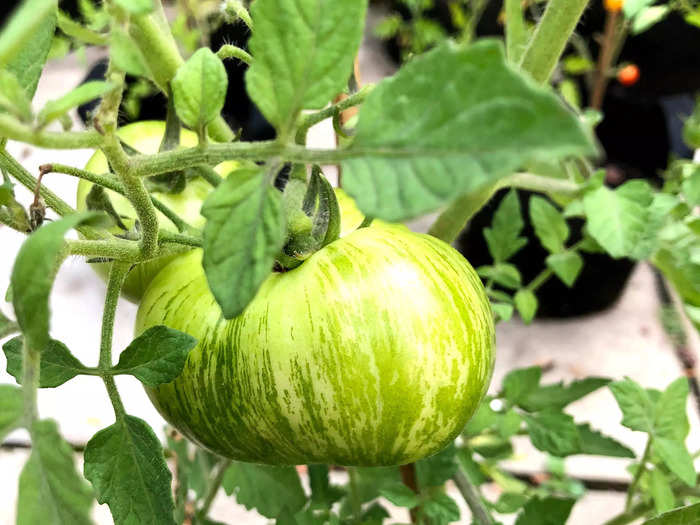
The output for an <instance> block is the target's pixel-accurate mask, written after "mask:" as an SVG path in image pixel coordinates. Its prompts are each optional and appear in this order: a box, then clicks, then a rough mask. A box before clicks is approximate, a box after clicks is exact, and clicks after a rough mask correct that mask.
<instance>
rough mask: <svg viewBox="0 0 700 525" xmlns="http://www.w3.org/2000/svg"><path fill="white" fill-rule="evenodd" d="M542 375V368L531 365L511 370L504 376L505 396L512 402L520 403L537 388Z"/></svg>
mask: <svg viewBox="0 0 700 525" xmlns="http://www.w3.org/2000/svg"><path fill="white" fill-rule="evenodd" d="M541 377H542V368H540V367H539V366H530V367H528V368H519V369H517V370H511V371H510V372H508V374H507V375H506V376H505V377H504V378H503V397H505V398H506V399H507V400H508V401H510V402H511V403H519V402H520V400H521V399H525V398H527V396H528V395H530V393H531V392H534V391H535V389H537V386H538V385H539V384H540V378H541Z"/></svg>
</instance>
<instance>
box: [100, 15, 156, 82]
mask: <svg viewBox="0 0 700 525" xmlns="http://www.w3.org/2000/svg"><path fill="white" fill-rule="evenodd" d="M109 56H110V57H111V58H112V61H113V62H114V65H115V66H116V67H117V69H120V70H121V71H124V72H125V73H128V74H130V75H134V76H138V77H147V78H149V77H150V76H151V75H150V71H149V70H148V66H147V65H146V59H145V58H144V57H143V54H142V53H141V50H140V49H139V48H138V46H137V45H136V43H135V42H134V41H133V40H132V39H131V37H130V36H129V35H128V34H127V33H126V31H124V30H123V29H122V28H121V27H119V26H117V27H114V28H112V29H111V30H110V46H109Z"/></svg>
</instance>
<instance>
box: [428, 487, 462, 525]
mask: <svg viewBox="0 0 700 525" xmlns="http://www.w3.org/2000/svg"><path fill="white" fill-rule="evenodd" d="M421 510H422V511H423V513H424V514H425V515H426V516H427V517H428V518H429V521H430V523H435V524H436V525H446V524H448V523H452V522H454V521H459V518H460V512H459V507H458V506H457V503H456V502H455V500H453V499H452V498H451V497H450V496H448V495H447V494H445V493H444V492H436V493H434V494H432V495H431V496H429V497H428V498H427V499H426V500H425V501H424V502H423V504H422V506H421Z"/></svg>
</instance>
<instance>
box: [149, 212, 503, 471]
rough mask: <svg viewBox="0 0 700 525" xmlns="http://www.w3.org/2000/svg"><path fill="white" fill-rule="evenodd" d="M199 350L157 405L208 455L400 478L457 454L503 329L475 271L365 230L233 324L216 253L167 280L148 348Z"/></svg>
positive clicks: (158, 287)
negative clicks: (170, 336)
mask: <svg viewBox="0 0 700 525" xmlns="http://www.w3.org/2000/svg"><path fill="white" fill-rule="evenodd" d="M159 324H164V325H167V326H169V327H172V328H175V329H178V330H181V331H183V332H186V333H188V334H191V335H192V336H194V337H196V338H197V339H198V340H199V343H198V345H197V347H196V348H195V349H194V350H192V352H191V353H190V355H189V357H188V359H187V362H186V364H185V367H184V370H183V372H182V374H181V375H180V376H179V377H178V378H177V379H176V380H175V381H173V382H172V383H169V384H165V385H161V386H159V387H157V388H152V389H148V394H149V396H150V398H151V400H152V401H153V403H154V404H155V406H156V407H157V409H158V410H159V411H160V413H161V414H162V415H163V416H164V417H165V419H167V420H168V421H169V422H170V423H171V424H172V425H173V426H174V427H175V428H177V429H179V430H180V431H181V432H182V433H183V434H185V435H186V436H187V437H189V438H190V439H192V440H194V441H195V442H197V443H199V444H200V445H202V446H204V447H205V448H207V449H209V450H211V451H213V452H216V453H218V454H221V455H223V456H227V457H230V458H234V459H237V460H241V461H249V462H256V463H267V464H300V463H332V464H340V465H362V466H378V465H397V464H404V463H408V462H411V461H415V460H418V459H420V458H423V457H425V456H428V455H430V454H433V453H435V452H437V451H438V450H440V449H441V448H442V447H444V446H445V445H447V444H448V443H450V442H451V441H452V440H453V439H454V438H455V437H456V436H457V435H458V434H459V432H460V431H461V429H462V428H463V427H464V425H465V423H466V422H467V421H468V420H469V418H470V417H471V415H472V414H473V412H474V411H475V409H476V407H477V406H478V404H479V402H480V401H481V399H482V397H483V395H484V394H485V392H486V389H487V387H488V383H489V381H490V378H491V373H492V369H493V360H494V327H493V321H492V315H491V310H490V306H489V303H488V300H487V298H486V295H485V293H484V289H483V287H482V285H481V281H480V280H479V277H478V276H477V275H476V273H475V272H474V270H473V269H472V267H471V266H470V265H469V263H468V262H467V261H466V260H465V259H464V258H463V257H462V256H461V255H460V254H459V253H458V252H457V251H455V250H454V249H453V248H451V247H450V246H448V245H447V244H445V243H443V242H442V241H439V240H437V239H435V238H433V237H430V236H427V235H420V234H415V233H412V232H410V231H408V230H407V229H405V228H403V227H393V226H389V225H381V227H374V228H363V229H360V230H356V231H354V232H352V233H350V234H348V235H346V236H344V237H342V238H341V239H339V240H337V241H335V242H333V243H331V244H329V245H328V246H326V247H325V248H323V249H321V250H320V251H318V252H316V253H314V254H313V255H312V256H311V257H310V258H309V259H308V260H306V261H305V262H304V263H303V264H302V265H301V266H299V267H298V268H296V269H294V270H291V271H289V272H286V273H273V274H272V275H270V277H269V278H268V279H267V280H266V281H265V282H264V284H263V285H262V288H261V289H260V291H259V292H258V294H257V295H256V297H255V299H254V300H253V301H252V302H251V303H250V305H249V306H248V307H247V308H246V310H245V311H244V312H243V313H242V314H241V315H240V316H239V317H237V318H235V319H233V320H230V321H225V320H224V319H223V318H222V316H221V311H220V309H219V307H218V305H217V303H216V302H215V300H214V297H213V296H212V295H211V293H210V291H209V289H208V286H207V281H206V277H205V275H204V273H203V271H202V269H201V252H200V251H199V250H196V251H192V252H189V253H188V254H186V255H184V256H181V257H179V258H178V259H177V260H175V261H174V262H172V263H170V264H169V265H168V266H167V267H166V268H164V269H163V270H162V271H161V272H160V273H159V274H158V275H157V276H156V277H155V279H154V280H153V281H152V283H151V285H150V286H149V287H148V289H147V290H146V292H145V294H144V297H143V300H142V302H141V304H140V306H139V311H138V316H137V321H136V333H137V334H138V333H142V332H143V331H144V330H146V329H147V328H149V327H151V326H154V325H159Z"/></svg>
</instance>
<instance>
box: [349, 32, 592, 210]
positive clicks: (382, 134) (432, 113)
mask: <svg viewBox="0 0 700 525" xmlns="http://www.w3.org/2000/svg"><path fill="white" fill-rule="evenodd" d="M477 77H478V82H476V81H475V78H477ZM436 86H440V91H441V93H442V94H443V96H441V97H436V96H435V89H436ZM350 149H351V150H355V151H358V152H362V153H363V155H362V157H358V158H354V159H347V160H344V161H343V162H342V168H343V187H344V189H345V190H346V191H347V192H348V193H349V194H350V195H351V196H353V197H355V198H356V200H357V204H358V206H359V208H360V209H361V210H362V211H363V212H364V213H365V214H367V215H369V216H370V217H377V218H380V219H386V220H391V221H399V220H404V219H408V218H412V217H416V216H418V215H421V214H424V213H427V212H430V211H433V210H436V209H438V208H440V207H442V206H444V205H446V204H448V203H449V202H451V201H453V200H454V199H456V198H457V197H459V196H461V195H464V194H467V193H470V192H473V191H476V190H478V189H480V188H481V187H483V186H484V185H486V184H488V183H491V182H495V181H497V180H498V179H500V178H502V177H504V176H506V175H508V174H510V173H512V172H513V171H514V170H516V169H517V168H518V167H520V166H522V165H523V164H524V163H525V162H527V161H529V160H534V159H535V158H536V157H538V156H541V155H543V154H546V155H547V156H548V157H549V158H553V159H556V158H562V157H565V156H568V155H575V154H583V155H585V154H592V153H594V152H595V148H594V146H593V144H592V142H591V139H590V137H589V134H588V133H587V132H586V130H585V129H584V127H583V125H582V124H581V122H580V121H579V119H578V118H577V117H576V116H575V115H574V114H573V113H572V112H570V111H569V110H568V109H567V108H566V107H564V105H563V104H562V102H561V101H560V100H559V99H558V98H557V96H556V95H554V94H553V92H552V91H551V90H550V89H549V88H545V87H539V86H536V85H535V84H534V83H533V82H531V81H530V80H529V79H527V78H526V77H525V76H522V75H520V74H519V73H517V72H516V71H515V70H513V69H512V68H510V67H509V66H508V65H507V63H506V60H505V56H504V53H503V48H502V45H501V43H499V42H496V41H494V40H482V41H480V42H477V43H475V44H471V45H469V46H466V45H459V44H454V43H451V42H447V43H445V44H443V45H440V46H438V47H437V48H435V49H434V50H432V51H430V52H428V53H425V54H423V55H421V56H419V57H416V58H415V59H413V60H411V61H410V62H409V63H408V64H407V65H406V66H404V67H403V68H401V70H399V72H398V73H397V74H396V75H394V76H393V77H391V78H389V79H386V80H384V81H382V83H381V84H379V85H378V86H377V87H376V88H375V89H374V90H373V91H372V93H371V94H370V95H369V96H368V97H367V100H366V101H365V103H364V105H363V106H362V109H361V111H360V115H359V120H358V123H357V128H356V134H355V137H354V140H353V142H352V145H351V146H350Z"/></svg>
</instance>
